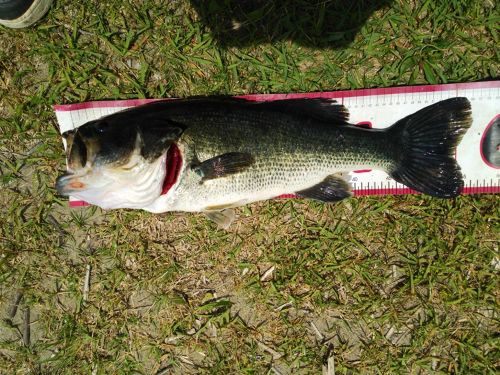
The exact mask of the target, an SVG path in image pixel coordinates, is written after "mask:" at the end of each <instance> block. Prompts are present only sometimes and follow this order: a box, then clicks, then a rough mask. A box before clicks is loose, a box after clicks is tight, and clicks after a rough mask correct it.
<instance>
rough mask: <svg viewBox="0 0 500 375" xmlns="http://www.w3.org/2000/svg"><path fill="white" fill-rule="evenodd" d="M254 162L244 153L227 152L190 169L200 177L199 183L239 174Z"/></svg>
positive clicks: (251, 157)
mask: <svg viewBox="0 0 500 375" xmlns="http://www.w3.org/2000/svg"><path fill="white" fill-rule="evenodd" d="M254 162H255V159H254V158H253V156H252V155H250V154H249V153H246V152H228V153H227V154H222V155H218V156H216V157H213V158H211V159H208V160H205V161H204V162H202V163H200V164H196V165H193V166H192V167H191V169H192V170H193V171H194V172H195V173H197V174H198V175H200V176H201V178H202V179H201V182H204V181H207V180H212V179H214V178H220V177H226V176H230V175H232V174H235V173H240V172H242V171H244V170H245V169H247V168H248V167H250V166H251V165H252V164H253V163H254Z"/></svg>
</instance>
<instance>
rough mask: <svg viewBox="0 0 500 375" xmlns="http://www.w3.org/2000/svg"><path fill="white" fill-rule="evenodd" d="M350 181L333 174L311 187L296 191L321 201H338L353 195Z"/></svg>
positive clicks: (303, 196) (301, 195)
mask: <svg viewBox="0 0 500 375" xmlns="http://www.w3.org/2000/svg"><path fill="white" fill-rule="evenodd" d="M350 190H351V187H350V186H349V183H348V182H347V181H346V180H344V179H343V178H342V177H340V176H336V175H331V176H328V177H326V178H325V179H324V180H323V181H321V182H320V183H319V184H316V185H314V186H312V187H310V188H309V189H305V190H301V191H298V192H296V194H297V195H298V196H299V197H302V198H310V199H316V200H318V201H321V202H337V201H341V200H342V199H345V198H348V197H350V196H351V191H350Z"/></svg>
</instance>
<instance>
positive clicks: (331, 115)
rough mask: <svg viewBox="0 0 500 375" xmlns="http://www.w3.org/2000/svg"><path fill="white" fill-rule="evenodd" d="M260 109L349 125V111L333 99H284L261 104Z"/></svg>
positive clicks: (259, 104)
mask: <svg viewBox="0 0 500 375" xmlns="http://www.w3.org/2000/svg"><path fill="white" fill-rule="evenodd" d="M257 105H258V106H259V107H260V108H269V109H273V110H276V111H280V112H283V113H294V114H297V115H305V116H309V117H313V118H315V119H317V120H321V121H328V122H334V123H336V124H337V125H347V121H348V120H349V111H348V110H347V108H346V107H344V106H343V105H342V104H339V103H338V102H337V101H335V100H333V99H324V98H312V99H304V98H301V99H283V100H273V101H269V102H259V103H257Z"/></svg>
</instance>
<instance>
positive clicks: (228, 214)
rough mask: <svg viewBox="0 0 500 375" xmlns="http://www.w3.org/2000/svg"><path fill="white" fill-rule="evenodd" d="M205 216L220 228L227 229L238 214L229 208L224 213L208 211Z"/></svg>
mask: <svg viewBox="0 0 500 375" xmlns="http://www.w3.org/2000/svg"><path fill="white" fill-rule="evenodd" d="M205 216H206V217H208V218H209V219H210V220H212V221H213V222H215V223H216V224H217V226H218V227H219V228H221V229H227V228H229V226H230V225H231V223H232V222H233V221H234V219H235V217H236V214H235V213H234V210H233V209H232V208H228V209H225V210H222V211H207V212H205Z"/></svg>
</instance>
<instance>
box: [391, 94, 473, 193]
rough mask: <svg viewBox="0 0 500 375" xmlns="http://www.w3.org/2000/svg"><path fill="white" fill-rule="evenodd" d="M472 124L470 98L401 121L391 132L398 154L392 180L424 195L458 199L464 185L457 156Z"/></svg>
mask: <svg viewBox="0 0 500 375" xmlns="http://www.w3.org/2000/svg"><path fill="white" fill-rule="evenodd" d="M471 123H472V118H471V107H470V103H469V101H468V100H467V98H452V99H447V100H443V101H440V102H438V103H435V104H433V105H430V106H428V107H425V108H423V109H421V110H420V111H418V112H416V113H414V114H412V115H410V116H408V117H405V118H404V119H402V120H399V121H398V122H397V123H395V124H394V125H393V126H392V127H391V128H389V130H388V132H389V135H390V137H391V138H392V139H393V140H394V142H396V148H397V150H398V151H396V152H397V155H396V164H395V166H394V168H393V169H392V170H391V171H389V174H390V176H391V177H392V178H394V179H395V180H396V181H398V182H401V183H402V184H404V185H406V186H408V187H410V188H412V189H414V190H417V191H419V192H421V193H424V194H428V195H432V196H434V197H439V198H453V197H456V196H457V195H459V194H460V192H461V191H462V188H463V185H464V182H463V179H462V173H461V172H460V166H459V165H458V163H457V162H456V160H455V158H454V153H455V149H456V147H457V145H458V143H459V142H460V140H461V139H462V136H463V135H464V134H465V132H466V131H467V129H468V128H469V127H470V126H471Z"/></svg>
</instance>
